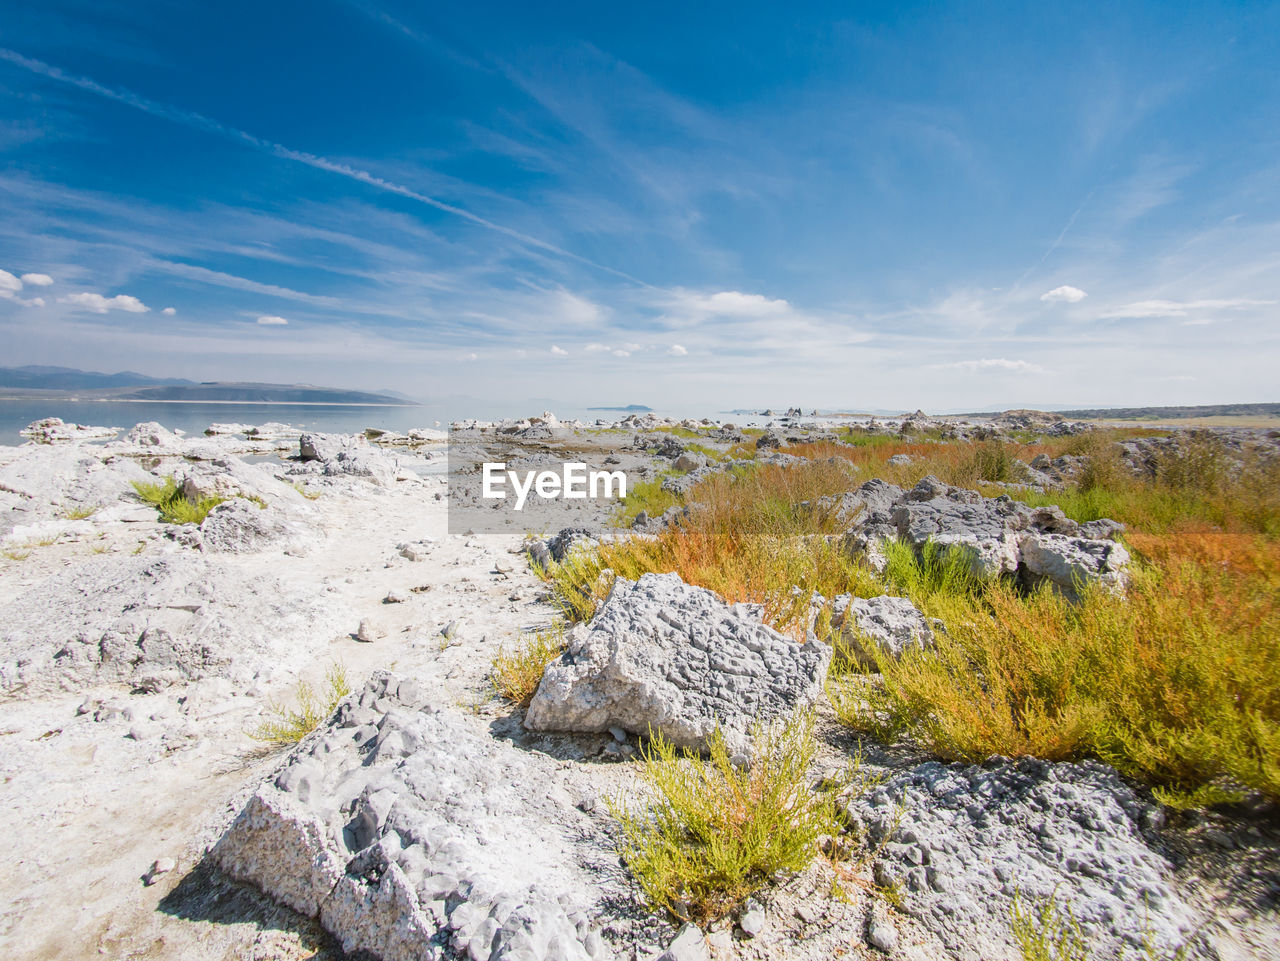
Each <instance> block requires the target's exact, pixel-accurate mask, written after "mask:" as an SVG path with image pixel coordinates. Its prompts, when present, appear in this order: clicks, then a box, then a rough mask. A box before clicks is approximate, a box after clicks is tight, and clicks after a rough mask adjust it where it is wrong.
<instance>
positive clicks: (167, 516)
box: [133, 477, 226, 524]
mask: <svg viewBox="0 0 1280 961" xmlns="http://www.w3.org/2000/svg"><path fill="white" fill-rule="evenodd" d="M133 489H134V491H136V492H137V494H138V497H140V498H141V499H142V500H143V501H144V502H145V503H147V504H151V505H152V506H153V507H155V508H156V510H157V511H159V513H160V519H161V520H162V521H165V522H166V523H168V524H202V523H204V519H205V518H206V517H208V516H209V511H211V510H213V509H214V508H215V507H217V506H218V505H219V504H221V503H223V501H225V500H226V498H225V497H202V498H200V499H198V500H193V499H191V498H189V497H187V495H186V494H184V493H183V492H182V488H180V487H179V486H178V484H177V482H176V481H175V480H174V479H173V478H172V477H166V478H165V479H164V483H162V484H153V483H147V482H145V481H134V482H133Z"/></svg>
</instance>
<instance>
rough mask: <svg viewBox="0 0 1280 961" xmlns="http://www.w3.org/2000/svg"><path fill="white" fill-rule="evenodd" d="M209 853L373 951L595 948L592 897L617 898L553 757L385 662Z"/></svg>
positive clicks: (569, 959) (582, 951) (583, 956)
mask: <svg viewBox="0 0 1280 961" xmlns="http://www.w3.org/2000/svg"><path fill="white" fill-rule="evenodd" d="M211 856H212V858H213V859H214V861H216V862H217V863H218V864H219V865H221V866H222V868H223V870H225V871H226V872H227V873H228V874H229V875H231V877H233V878H236V879H238V880H241V881H248V882H251V883H253V884H255V885H257V886H258V887H260V888H261V889H262V890H263V891H265V892H266V893H267V894H269V895H271V896H272V897H274V898H276V899H277V900H278V901H280V902H282V903H284V904H286V905H288V906H289V907H291V908H293V909H294V910H297V911H300V912H301V913H303V914H305V915H308V916H309V917H313V918H318V919H319V921H320V923H321V924H322V925H323V926H324V927H325V928H326V929H327V930H328V931H329V932H331V933H332V934H333V935H334V936H335V937H337V938H338V939H339V940H341V942H342V947H343V950H344V951H346V952H348V953H353V954H354V953H359V954H361V956H371V957H375V958H379V959H381V961H428V959H429V961H437V959H439V961H444V959H446V958H470V959H475V961H500V959H501V961H527V959H535V958H538V959H541V958H561V959H564V961H599V959H603V958H605V957H609V956H611V955H610V952H609V950H608V948H607V946H606V945H605V943H604V942H603V940H602V938H601V936H600V934H599V933H598V932H597V931H596V930H595V929H594V927H593V922H594V921H595V920H596V918H597V917H598V916H599V915H600V913H601V909H600V907H599V905H600V904H601V902H603V901H604V900H605V899H606V898H618V897H620V896H625V880H624V879H623V877H622V875H621V871H620V868H619V867H618V863H617V859H616V857H615V856H614V855H613V854H612V848H611V845H610V844H609V842H608V839H607V838H606V837H604V836H603V832H602V831H601V830H600V829H599V827H597V825H596V823H595V822H594V820H593V819H592V817H591V816H589V815H587V814H584V813H582V812H581V811H579V810H578V809H577V808H576V807H575V806H574V800H573V798H572V797H571V796H570V795H569V793H568V791H567V790H566V789H565V787H564V786H563V785H562V784H561V783H560V775H559V773H558V771H557V766H556V764H555V762H553V761H551V760H550V759H549V758H537V757H535V756H531V755H529V754H524V753H521V752H520V751H518V750H517V749H515V748H513V747H511V746H510V745H508V744H506V743H504V742H501V741H495V740H494V739H492V738H490V737H485V736H482V735H480V734H478V733H476V732H474V731H473V730H472V729H471V728H470V727H469V726H468V725H467V724H465V723H464V720H463V718H462V717H461V716H460V715H459V714H457V713H456V711H454V710H452V709H450V708H448V707H446V706H445V705H443V704H442V703H439V702H438V701H437V700H436V699H433V698H432V697H431V695H430V692H429V688H428V686H427V685H421V684H419V683H418V682H417V681H414V680H410V679H405V678H401V677H397V676H396V675H393V674H389V673H386V672H377V673H375V674H374V675H373V677H372V678H371V679H370V680H369V682H368V683H367V684H366V685H365V687H364V689H363V691H361V692H360V693H359V695H356V696H352V697H350V698H349V699H348V700H347V701H346V702H345V703H344V704H343V705H342V707H341V708H340V709H339V710H338V712H337V714H336V715H335V716H334V718H333V719H332V720H331V721H330V723H329V724H328V725H327V726H326V727H325V728H323V729H322V730H320V731H319V732H317V733H316V734H314V735H312V736H311V737H310V738H308V739H307V741H305V742H304V744H303V745H302V747H301V748H300V749H299V750H298V751H297V752H296V753H295V754H294V755H293V757H292V758H290V760H289V763H288V764H287V765H286V766H285V767H284V769H283V770H281V771H280V772H279V773H278V774H277V775H276V776H275V777H274V778H272V779H271V780H269V781H267V782H266V783H264V784H263V785H262V786H261V787H259V788H258V790H257V792H256V793H255V794H254V795H253V796H252V798H251V799H250V800H249V802H248V804H247V805H246V806H245V808H244V809H243V811H242V812H241V813H240V815H239V816H238V817H237V818H236V820H235V822H234V823H233V824H232V825H231V826H230V828H228V829H227V831H226V833H225V834H224V835H223V837H222V838H221V840H220V841H219V842H218V844H217V846H216V847H215V848H214V850H213V852H212V855H211Z"/></svg>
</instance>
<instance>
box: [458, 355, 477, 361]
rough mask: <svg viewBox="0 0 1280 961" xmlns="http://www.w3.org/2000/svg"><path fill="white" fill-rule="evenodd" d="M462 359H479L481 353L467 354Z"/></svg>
mask: <svg viewBox="0 0 1280 961" xmlns="http://www.w3.org/2000/svg"><path fill="white" fill-rule="evenodd" d="M462 359H463V360H479V359H480V355H479V354H467V355H466V356H465V357H463V358H462Z"/></svg>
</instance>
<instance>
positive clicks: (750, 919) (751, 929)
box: [738, 908, 768, 938]
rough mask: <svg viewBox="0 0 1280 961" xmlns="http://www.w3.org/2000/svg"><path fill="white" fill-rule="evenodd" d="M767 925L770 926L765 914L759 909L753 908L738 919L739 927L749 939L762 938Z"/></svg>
mask: <svg viewBox="0 0 1280 961" xmlns="http://www.w3.org/2000/svg"><path fill="white" fill-rule="evenodd" d="M766 924H768V921H767V920H766V918H765V916H764V912H763V911H761V910H760V909H759V908H753V909H752V910H750V911H748V912H747V913H746V914H744V915H743V916H742V917H741V918H739V919H738V927H739V928H741V929H742V933H743V934H745V935H746V936H747V937H749V938H758V937H760V935H761V934H763V933H764V929H765V925H766Z"/></svg>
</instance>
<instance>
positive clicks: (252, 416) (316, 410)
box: [0, 398, 759, 445]
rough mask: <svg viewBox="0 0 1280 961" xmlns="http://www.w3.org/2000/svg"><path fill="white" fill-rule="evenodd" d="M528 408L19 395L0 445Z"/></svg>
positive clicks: (394, 423) (604, 414) (568, 412)
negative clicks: (75, 433) (80, 434)
mask: <svg viewBox="0 0 1280 961" xmlns="http://www.w3.org/2000/svg"><path fill="white" fill-rule="evenodd" d="M540 412H541V411H540V409H539V410H535V409H533V408H528V409H512V410H498V409H493V410H453V409H448V410H446V409H445V407H444V405H431V404H426V405H423V406H421V407H352V406H348V405H339V404H334V405H328V404H326V405H315V406H310V405H297V404H191V403H160V404H157V403H151V402H146V401H140V402H120V401H114V402H111V401H75V400H30V399H27V398H23V399H21V400H4V399H0V444H4V445H14V444H21V443H24V442H25V441H26V438H25V437H23V436H22V435H21V434H20V433H19V431H21V430H22V429H23V428H24V427H26V426H27V425H28V424H30V423H31V422H32V421H35V420H40V419H41V418H43V417H61V418H62V419H63V420H64V421H66V422H67V423H75V424H88V425H92V426H95V427H120V428H123V429H124V430H128V429H129V428H130V427H132V426H133V425H134V424H141V423H144V422H146V421H157V422H158V423H160V424H162V425H164V426H165V427H167V428H169V429H170V430H175V429H176V430H182V431H185V432H186V433H188V434H200V433H203V432H204V429H205V428H206V427H208V426H209V425H210V424H214V423H223V424H227V423H233V424H265V423H267V422H268V421H274V422H277V423H282V424H289V425H291V426H293V427H297V428H300V429H305V430H316V431H323V432H325V433H334V434H354V433H358V432H359V431H362V430H364V429H365V428H366V427H377V428H380V429H382V430H391V431H396V432H397V433H401V434H403V433H405V432H406V431H408V430H409V429H410V428H413V427H439V428H447V427H448V426H449V422H450V421H452V420H460V419H463V418H473V417H474V418H478V419H481V420H499V419H501V418H504V417H528V416H531V415H533V414H537V413H540ZM654 413H656V414H658V415H659V416H662V417H667V416H670V417H711V418H716V419H720V420H725V419H731V420H735V421H736V422H738V423H750V422H754V421H758V420H759V418H741V417H733V416H732V415H728V414H725V413H722V412H717V411H688V410H686V411H679V412H676V411H655V412H654ZM555 414H556V416H557V417H559V418H561V419H562V420H572V419H579V420H582V421H584V422H586V423H591V422H592V421H594V420H596V419H597V418H605V419H606V420H618V419H620V418H622V417H625V416H626V414H625V413H622V412H617V411H589V410H587V409H586V408H577V409H571V408H562V409H557V410H556V411H555Z"/></svg>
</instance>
